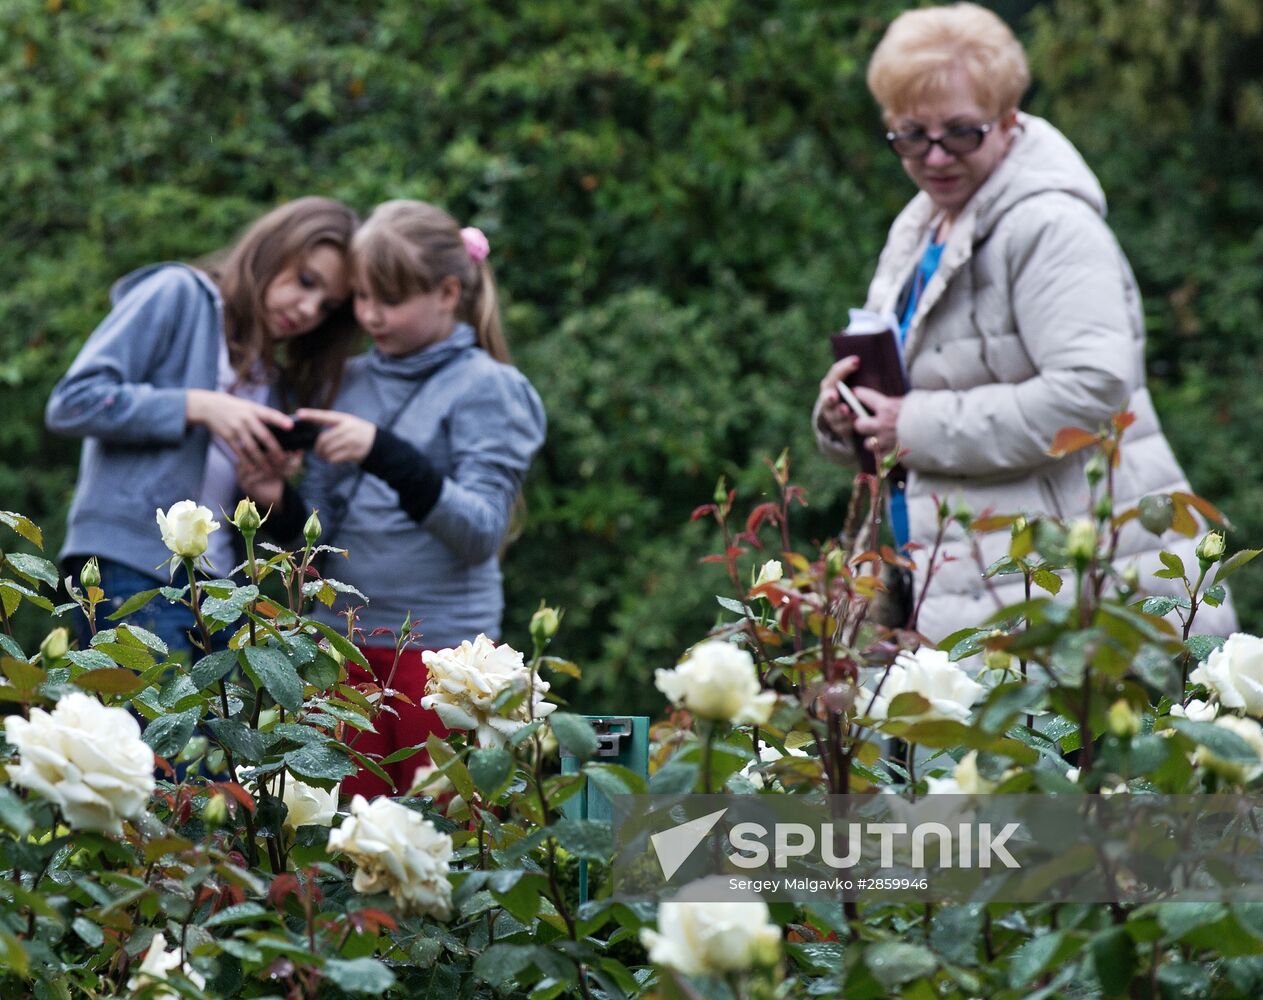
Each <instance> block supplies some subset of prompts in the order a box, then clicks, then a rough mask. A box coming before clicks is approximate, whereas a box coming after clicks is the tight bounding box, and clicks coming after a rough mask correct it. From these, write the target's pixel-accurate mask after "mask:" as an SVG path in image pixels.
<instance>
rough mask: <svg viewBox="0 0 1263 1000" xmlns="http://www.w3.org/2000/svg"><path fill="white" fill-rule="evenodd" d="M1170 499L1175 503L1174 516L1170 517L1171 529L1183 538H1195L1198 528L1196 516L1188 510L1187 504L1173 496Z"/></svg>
mask: <svg viewBox="0 0 1263 1000" xmlns="http://www.w3.org/2000/svg"><path fill="white" fill-rule="evenodd" d="M1171 499H1172V501H1173V502H1174V503H1175V517H1173V518H1171V530H1172V531H1174V532H1176V533H1178V534H1181V535H1183V536H1184V537H1185V538H1195V537H1196V536H1197V532H1198V531H1199V530H1200V528H1199V527H1198V524H1197V518H1195V517H1194V516H1193V515H1192V514H1191V513H1190V512H1189V509H1188V504H1186V503H1184V502H1183V501H1181V500H1177V499H1176V498H1175V497H1172V498H1171Z"/></svg>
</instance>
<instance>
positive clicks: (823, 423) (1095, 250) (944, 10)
mask: <svg viewBox="0 0 1263 1000" xmlns="http://www.w3.org/2000/svg"><path fill="white" fill-rule="evenodd" d="M1029 82H1030V76H1029V72H1028V70H1027V64H1026V57H1025V53H1024V52H1023V50H1022V46H1021V44H1020V43H1019V42H1018V41H1017V39H1016V38H1015V37H1014V36H1013V33H1012V32H1011V31H1010V30H1009V28H1008V27H1007V26H1006V25H1005V24H1004V22H1003V21H1001V20H1000V18H998V17H997V16H996V15H995V14H993V13H992V12H990V11H988V10H986V9H984V8H982V7H979V6H976V5H974V4H970V3H959V4H955V5H953V6H950V7H931V8H925V9H922V10H915V11H910V12H907V13H904V14H902V15H900V16H899V17H898V18H896V19H895V21H894V22H893V23H892V24H891V25H890V27H889V29H888V30H887V32H886V34H885V36H884V37H883V39H882V41H881V43H880V44H879V45H878V47H877V50H876V51H875V52H874V54H873V57H872V61H871V63H870V64H869V69H868V85H869V89H870V90H871V91H872V93H873V95H874V97H876V99H877V102H878V103H879V104H880V105H881V108H882V114H883V117H884V119H885V121H886V124H887V126H888V128H889V131H888V132H887V133H886V142H887V143H888V145H889V146H890V148H891V150H892V151H893V152H894V154H895V155H896V156H898V157H899V160H900V162H901V163H902V165H903V169H904V171H905V172H906V173H907V174H908V176H909V177H910V178H911V179H912V181H913V183H914V184H916V186H917V187H918V188H919V189H920V193H919V194H917V195H916V197H914V198H913V199H912V201H911V202H909V203H908V205H907V207H906V208H905V209H904V210H903V211H902V212H901V213H900V214H899V216H898V218H897V219H895V221H894V224H893V225H892V226H891V229H890V233H889V236H888V237H887V240H886V246H885V248H884V249H883V251H882V253H881V257H880V259H879V260H878V263H877V271H876V274H875V276H874V277H873V280H872V284H871V285H870V287H869V291H868V300H867V303H866V306H867V308H868V309H870V310H873V311H876V312H878V313H882V314H885V315H887V316H889V317H890V323H891V325H892V326H894V327H897V328H898V339H899V341H900V343H901V348H902V355H903V361H904V369H905V371H906V374H907V380H908V385H909V386H910V391H908V393H907V394H906V395H904V396H887V395H883V394H881V393H879V392H876V391H872V390H870V389H865V388H857V389H856V390H855V392H856V395H857V397H858V399H859V401H860V402H861V403H863V404H864V408H865V409H866V410H867V411H868V413H867V415H862V414H857V413H854V412H852V410H851V408H850V407H848V406H847V404H846V402H845V401H844V399H843V398H842V395H841V394H840V393H839V390H838V388H837V384H838V382H839V381H840V380H845V379H846V378H848V377H849V376H851V375H852V374H853V373H855V371H856V369H857V367H858V365H859V362H858V360H857V359H856V358H853V357H846V358H842V359H841V360H840V361H838V362H837V363H836V364H834V365H833V366H832V367H831V368H830V369H829V371H828V373H827V375H826V376H825V378H824V380H823V381H822V382H821V384H820V394H819V397H818V398H817V400H816V406H815V411H814V414H813V422H814V426H815V430H816V435H817V439H818V441H819V443H820V446H821V448H822V449H823V450H824V451H825V453H826V454H828V455H830V456H832V457H835V458H837V459H838V460H841V461H847V460H849V461H854V460H855V458H856V455H855V451H854V447H855V445H854V444H853V442H855V441H859V442H862V445H863V447H865V448H868V449H869V450H871V451H873V452H875V453H877V454H879V455H886V454H889V453H890V452H891V451H892V450H894V449H895V448H899V449H902V450H903V451H904V452H905V455H904V457H903V460H902V465H903V467H904V468H905V469H906V470H907V471H906V481H905V482H902V483H895V484H892V498H891V504H890V522H891V527H892V529H893V532H894V535H895V539H896V541H897V542H898V544H899V545H900V546H906V545H907V544H908V543H909V542H912V543H919V544H920V545H921V546H927V548H924V549H920V550H917V549H915V548H914V549H912V550H911V551H913V553H914V554H915V557H916V561H917V562H918V584H920V583H921V582H922V581H924V578H925V572H926V566H925V561H926V560H927V559H928V556H929V550H928V545H929V543H931V542H932V541H933V539H934V537H935V534H936V531H937V528H938V525H937V516H936V512H937V509H938V500H940V499H941V500H947V501H949V502H951V503H952V504H953V505H955V504H957V503H961V502H963V503H964V504H965V505H967V506H968V507H969V508H970V509H972V510H973V511H975V512H977V511H982V510H984V509H987V508H990V509H992V510H994V511H995V512H997V513H1014V514H1016V513H1019V512H1021V513H1025V514H1027V515H1037V514H1053V515H1057V516H1059V517H1062V518H1066V519H1073V518H1079V517H1087V516H1090V514H1089V511H1088V505H1089V499H1088V490H1087V484H1086V480H1085V476H1084V466H1085V463H1086V462H1087V461H1088V459H1089V457H1090V452H1088V451H1082V452H1078V453H1075V454H1072V455H1070V456H1068V457H1065V458H1062V459H1053V458H1051V457H1050V456H1049V454H1048V448H1049V445H1050V443H1051V442H1052V439H1053V435H1054V434H1055V433H1056V432H1057V431H1058V430H1059V429H1060V428H1062V427H1068V426H1077V427H1084V428H1087V429H1089V430H1095V429H1096V428H1098V427H1100V426H1102V425H1103V424H1105V423H1107V422H1108V421H1109V419H1110V417H1111V416H1112V415H1113V414H1115V413H1117V412H1119V411H1120V410H1123V409H1127V410H1130V411H1131V412H1132V413H1134V414H1135V416H1136V422H1135V423H1134V424H1133V426H1132V427H1131V428H1130V430H1128V431H1127V433H1126V435H1125V437H1124V441H1123V464H1122V466H1121V467H1120V468H1119V469H1117V470H1115V475H1114V484H1115V496H1116V505H1117V509H1119V510H1122V509H1124V507H1126V506H1130V505H1132V504H1134V503H1135V502H1136V501H1137V500H1138V499H1139V498H1140V497H1142V496H1145V495H1146V494H1153V493H1169V492H1172V491H1177V490H1181V491H1182V490H1187V489H1188V486H1187V484H1186V482H1185V479H1184V475H1183V473H1182V472H1181V470H1180V467H1179V464H1178V463H1177V461H1176V459H1175V456H1174V455H1173V454H1172V452H1171V449H1170V447H1169V446H1168V444H1167V442H1166V439H1165V438H1164V437H1163V434H1162V431H1161V428H1160V427H1159V425H1158V419H1157V416H1156V415H1155V413H1154V410H1153V406H1152V404H1151V402H1150V399H1149V395H1148V392H1147V391H1146V389H1145V384H1144V317H1143V314H1142V309H1141V300H1140V294H1139V292H1138V291H1137V288H1136V282H1135V279H1134V277H1133V275H1132V272H1131V268H1130V266H1129V265H1128V263H1127V260H1126V258H1125V257H1124V256H1123V253H1122V250H1121V249H1120V248H1119V245H1118V243H1117V241H1116V240H1115V239H1114V236H1113V234H1112V233H1111V232H1110V230H1109V227H1108V226H1107V225H1106V224H1105V218H1104V217H1105V198H1104V195H1103V194H1102V192H1101V188H1100V185H1099V184H1098V183H1097V180H1096V178H1095V177H1094V176H1093V174H1092V171H1091V170H1090V169H1089V168H1088V166H1087V165H1086V164H1085V163H1084V162H1083V159H1082V158H1081V157H1080V156H1079V154H1078V152H1076V150H1075V149H1074V147H1073V146H1072V145H1071V144H1070V142H1069V141H1068V140H1067V139H1066V138H1065V136H1063V135H1062V134H1061V133H1060V132H1058V131H1057V130H1056V129H1055V128H1053V126H1052V125H1050V124H1049V123H1048V122H1046V121H1043V120H1042V119H1040V118H1036V117H1034V116H1033V115H1028V114H1024V113H1023V112H1021V111H1019V110H1018V104H1019V101H1020V100H1021V98H1022V95H1023V93H1024V92H1025V90H1026V88H1027V86H1028V84H1029ZM1164 544H1165V545H1166V546H1167V547H1171V546H1172V545H1175V546H1176V549H1177V551H1180V553H1181V555H1182V556H1183V558H1184V563H1185V565H1186V566H1188V567H1190V569H1191V570H1192V572H1194V573H1195V572H1196V567H1197V560H1196V558H1195V557H1194V555H1193V548H1192V543H1191V542H1189V541H1188V540H1178V541H1177V540H1175V539H1171V538H1167V539H1163V540H1161V541H1160V540H1159V539H1158V538H1156V537H1154V536H1153V535H1150V534H1148V533H1146V532H1145V531H1144V530H1143V529H1142V528H1141V527H1140V526H1139V525H1138V524H1136V523H1135V522H1132V523H1131V524H1129V525H1127V527H1126V528H1125V529H1124V531H1123V534H1122V538H1121V544H1120V548H1119V554H1120V557H1121V559H1120V561H1121V562H1122V563H1123V564H1127V563H1131V562H1139V563H1140V569H1141V572H1142V579H1145V580H1146V581H1148V580H1149V579H1150V577H1149V576H1147V575H1145V571H1146V570H1149V569H1156V568H1160V567H1159V566H1158V562H1157V552H1158V550H1159V549H1160V548H1161V547H1162V546H1163V545H1164ZM1181 545H1182V546H1183V548H1182V549H1181V548H1180V546H1181ZM1007 546H1008V534H1007V533H999V534H995V535H991V536H987V537H985V538H984V541H983V552H982V553H981V555H982V560H983V562H984V565H985V564H987V563H989V562H990V561H991V560H993V559H995V558H997V557H999V556H1001V555H1003V554H1004V553H1005V552H1006V551H1007ZM941 554H942V555H946V556H948V557H953V558H951V559H950V561H948V562H946V563H945V564H944V565H943V566H942V568H941V569H939V570H938V571H937V572H936V574H935V576H934V577H933V579H932V581H931V584H930V589H929V591H928V592H927V593H926V595H925V599H924V602H923V604H922V606H921V609H920V614H919V618H918V620H917V622H916V626H917V628H918V629H919V630H920V631H921V632H922V633H923V634H924V635H926V636H927V637H928V638H930V639H932V640H935V641H937V640H939V639H942V638H943V637H944V636H946V635H948V634H950V633H951V632H954V631H956V630H957V629H959V628H961V627H964V626H966V625H971V624H977V623H979V622H981V621H982V620H983V619H984V618H986V617H987V616H988V615H990V614H991V613H992V612H994V611H995V609H996V606H997V600H999V601H1003V602H1004V603H1012V602H1016V601H1018V600H1021V599H1022V597H1023V582H1022V578H1021V577H1020V576H1018V577H1012V576H1008V577H999V578H996V579H995V580H992V581H984V579H983V577H982V573H981V571H980V567H979V560H978V558H977V556H976V554H975V553H974V551H973V547H972V545H971V543H970V542H969V540H968V539H967V538H965V537H964V535H963V532H962V531H961V530H960V528H959V526H958V525H955V524H953V525H952V526H950V527H949V530H948V535H947V538H946V544H945V546H944V548H943V549H942V550H941ZM916 589H917V590H918V592H919V589H920V588H919V586H918V587H917V588H916ZM989 591H993V592H989ZM1234 625H1235V619H1234V615H1233V612H1232V609H1231V606H1230V605H1228V604H1225V605H1224V606H1223V607H1220V608H1214V609H1212V608H1206V609H1205V612H1204V613H1203V614H1199V617H1198V622H1197V629H1196V630H1197V631H1199V632H1219V633H1221V634H1227V632H1228V631H1230V630H1231V629H1232V628H1233V627H1234Z"/></svg>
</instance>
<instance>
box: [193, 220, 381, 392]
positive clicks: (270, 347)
mask: <svg viewBox="0 0 1263 1000" xmlns="http://www.w3.org/2000/svg"><path fill="white" fill-rule="evenodd" d="M358 225H359V217H358V216H357V215H356V214H355V212H354V211H352V210H351V209H350V208H348V207H347V206H346V205H344V204H342V203H341V202H340V201H334V200H333V199H331V198H320V197H308V198H299V199H297V200H295V201H291V202H287V203H286V204H284V205H281V206H280V207H279V208H275V209H273V210H272V211H270V212H268V213H267V215H265V216H263V217H262V218H260V219H258V220H257V221H255V222H254V223H253V224H252V225H251V226H250V228H249V229H247V230H246V231H245V233H244V234H243V235H242V237H241V239H239V240H238V241H237V242H236V243H235V244H234V245H233V246H232V247H231V248H230V249H228V250H227V251H226V252H224V253H222V254H221V255H218V259H217V260H216V261H215V262H213V263H208V264H207V265H206V269H207V271H209V273H210V274H211V276H212V277H213V278H214V279H215V282H216V284H218V285H219V291H220V294H221V295H222V296H223V300H224V334H225V336H226V337H227V340H228V360H229V362H230V363H231V364H232V367H233V370H234V371H235V372H236V373H237V375H238V377H239V378H248V377H249V376H250V374H251V373H252V371H253V370H254V369H255V366H256V365H257V364H258V363H260V362H261V363H262V364H263V366H264V368H265V369H266V370H267V371H268V373H269V374H270V375H279V377H280V384H281V392H282V397H283V399H284V404H285V406H286V407H287V408H293V407H297V406H327V405H329V403H331V402H332V401H333V397H334V396H335V395H336V394H337V391H338V385H339V384H340V382H341V380H342V369H343V366H344V365H345V364H346V360H347V358H348V357H349V356H350V354H351V352H352V350H353V349H354V348H355V346H356V343H357V341H358V331H357V328H356V326H355V316H354V314H353V312H352V308H351V303H350V302H349V301H347V302H345V303H343V304H342V305H341V306H340V307H339V308H338V309H337V310H335V311H334V312H333V313H331V314H330V315H329V316H328V317H327V318H326V319H325V320H324V321H323V322H322V323H321V324H320V325H319V326H318V327H316V329H315V330H313V331H311V333H308V334H305V335H303V336H302V337H296V338H294V339H293V340H288V341H285V342H284V344H283V346H282V348H281V350H280V351H279V352H277V351H276V349H275V348H276V345H275V344H274V343H273V341H272V338H271V337H270V336H269V335H268V333H267V330H266V328H265V327H264V324H263V317H264V315H265V313H264V306H263V300H264V295H265V294H266V293H267V289H268V286H269V285H270V284H271V283H272V281H273V279H275V278H276V276H277V275H279V274H280V273H281V272H282V271H283V270H285V268H286V267H288V266H289V265H290V264H292V263H295V262H297V261H301V259H302V257H303V256H305V255H306V254H309V253H311V252H312V251H313V250H315V249H316V247H318V246H329V247H332V248H333V249H335V250H337V251H338V252H339V253H340V254H342V255H343V256H344V257H345V256H346V255H347V254H349V252H350V249H351V237H352V236H353V235H354V234H355V230H356V227H357V226H358Z"/></svg>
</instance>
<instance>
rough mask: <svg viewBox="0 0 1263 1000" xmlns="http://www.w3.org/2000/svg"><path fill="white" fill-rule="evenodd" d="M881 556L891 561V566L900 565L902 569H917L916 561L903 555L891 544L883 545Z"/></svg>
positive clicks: (888, 561) (884, 559) (885, 560)
mask: <svg viewBox="0 0 1263 1000" xmlns="http://www.w3.org/2000/svg"><path fill="white" fill-rule="evenodd" d="M881 557H882V560H883V561H884V562H887V563H889V564H890V565H891V566H898V567H900V568H901V569H906V570H914V569H916V563H914V562H913V561H912V560H911V559H909V558H908V557H907V556H901V555H900V554H899V553H898V552H896V551H895V550H894V549H892V548H891V547H890V546H889V545H883V546H882V547H881Z"/></svg>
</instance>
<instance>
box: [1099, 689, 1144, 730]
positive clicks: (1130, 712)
mask: <svg viewBox="0 0 1263 1000" xmlns="http://www.w3.org/2000/svg"><path fill="white" fill-rule="evenodd" d="M1106 722H1107V724H1108V725H1109V730H1110V732H1111V733H1113V734H1114V735H1115V736H1117V737H1118V738H1119V739H1120V740H1129V739H1131V738H1132V737H1133V736H1135V735H1137V734H1138V733H1139V732H1140V722H1141V719H1140V713H1139V712H1137V711H1136V710H1135V709H1134V708H1132V707H1131V702H1129V701H1127V700H1126V699H1124V698H1120V699H1119V700H1118V701H1116V702H1114V704H1112V705H1111V706H1110V707H1109V712H1108V713H1107V715H1106Z"/></svg>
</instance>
